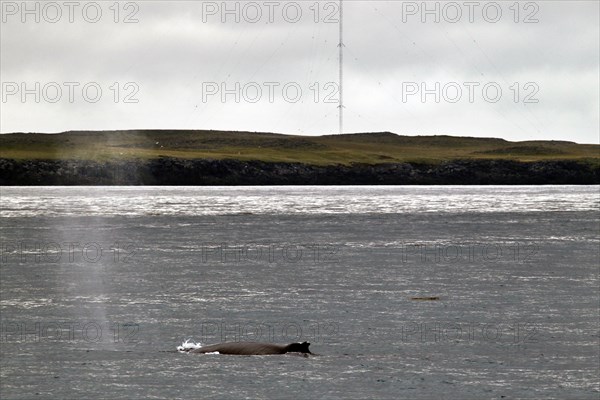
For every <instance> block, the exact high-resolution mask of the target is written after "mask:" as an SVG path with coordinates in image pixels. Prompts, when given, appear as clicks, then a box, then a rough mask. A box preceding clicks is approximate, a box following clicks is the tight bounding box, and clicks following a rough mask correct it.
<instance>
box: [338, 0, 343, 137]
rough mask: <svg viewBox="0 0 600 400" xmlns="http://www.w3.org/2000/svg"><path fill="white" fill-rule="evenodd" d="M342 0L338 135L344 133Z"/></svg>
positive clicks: (341, 3) (339, 45)
mask: <svg viewBox="0 0 600 400" xmlns="http://www.w3.org/2000/svg"><path fill="white" fill-rule="evenodd" d="M343 6H344V5H343V0H340V43H339V44H338V47H339V48H340V55H339V68H340V70H339V80H340V82H339V90H340V102H339V105H338V109H339V116H340V135H341V134H342V133H344V129H343V126H344V96H343V94H344V93H343V85H344V68H343V64H344V50H343V49H344V26H343V21H344V19H343V18H344V9H343Z"/></svg>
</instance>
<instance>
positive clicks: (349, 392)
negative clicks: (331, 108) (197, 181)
mask: <svg viewBox="0 0 600 400" xmlns="http://www.w3.org/2000/svg"><path fill="white" fill-rule="evenodd" d="M1 196H2V210H1V215H2V217H3V218H2V230H1V232H0V234H1V240H2V259H1V264H0V278H1V280H0V287H1V291H0V312H1V314H0V315H1V321H0V322H1V324H2V325H1V332H0V333H1V335H2V336H1V346H2V351H1V353H0V356H1V372H0V378H1V379H0V398H2V399H11V398H27V399H29V398H91V397H97V398H135V397H143V398H240V397H247V398H265V397H268V398H307V399H313V398H344V399H349V398H394V399H396V398H424V399H425V398H426V399H430V398H441V397H444V398H457V399H458V398H461V399H464V398H477V399H480V398H501V396H505V397H506V398H515V397H519V398H560V399H564V398H576V399H585V398H590V399H597V398H598V396H599V395H600V388H599V384H598V374H599V372H600V371H599V370H598V357H599V340H600V337H599V332H598V302H599V296H600V295H599V291H598V287H599V279H598V272H599V271H598V265H600V260H599V254H598V248H599V246H600V240H599V237H598V232H599V227H600V225H599V224H600V219H599V213H598V211H599V207H600V198H599V197H600V196H599V188H598V187H597V186H595V187H581V186H573V187H561V186H543V187H278V188H269V187H264V188H250V187H240V188H216V187H212V188H198V187H194V188H183V187H181V188H177V187H176V188H168V187H162V188H140V187H134V188H130V187H116V188H115V187H110V188H92V187H75V188H64V187H60V188H59V187H53V188H50V187H36V188H2V189H1ZM422 296H438V297H439V300H437V301H415V300H412V299H411V298H412V297H422ZM188 338H192V339H193V340H195V341H202V342H203V343H207V344H208V343H216V342H220V341H222V340H227V341H231V340H261V341H272V342H277V343H287V342H291V341H297V340H308V341H310V342H311V343H312V345H311V349H312V351H313V352H316V353H319V354H320V355H319V356H315V357H309V358H302V357H295V356H287V355H286V356H256V357H237V356H218V355H214V356H200V355H190V354H180V353H177V352H175V349H176V347H177V346H178V345H180V344H181V343H182V342H183V341H184V340H185V339H188Z"/></svg>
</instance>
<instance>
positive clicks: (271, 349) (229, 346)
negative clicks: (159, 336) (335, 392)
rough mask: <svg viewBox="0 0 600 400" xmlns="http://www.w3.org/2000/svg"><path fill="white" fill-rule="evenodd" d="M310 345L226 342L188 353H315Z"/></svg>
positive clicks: (246, 354) (251, 354)
mask: <svg viewBox="0 0 600 400" xmlns="http://www.w3.org/2000/svg"><path fill="white" fill-rule="evenodd" d="M308 346H310V343H308V342H302V343H290V344H285V345H283V344H273V343H259V342H226V343H218V344H213V345H210V346H203V347H200V348H197V349H189V350H186V351H187V352H188V353H201V354H206V353H219V354H232V355H240V356H253V355H255V356H263V355H272V354H286V353H302V354H313V353H311V352H310V350H309V349H308Z"/></svg>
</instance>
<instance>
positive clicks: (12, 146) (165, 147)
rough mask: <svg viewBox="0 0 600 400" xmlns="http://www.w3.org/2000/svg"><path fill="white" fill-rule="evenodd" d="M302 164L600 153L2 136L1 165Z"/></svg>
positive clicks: (527, 147)
mask: <svg viewBox="0 0 600 400" xmlns="http://www.w3.org/2000/svg"><path fill="white" fill-rule="evenodd" d="M161 156H163V157H165V156H166V157H174V158H181V159H217V160H218V159H236V160H242V161H249V160H259V161H267V162H269V161H271V162H301V163H305V164H313V165H332V164H345V165H348V164H351V163H367V164H382V163H397V162H413V163H414V162H416V163H427V164H437V163H440V162H443V161H450V160H455V159H486V160H489V159H504V160H514V161H525V162H528V161H542V160H577V161H584V162H586V163H592V164H594V165H598V164H600V145H591V144H577V143H573V142H566V141H523V142H509V141H506V140H503V139H494V138H475V137H455V136H400V135H396V134H393V133H390V132H379V133H358V134H347V135H326V136H294V135H282V134H275V133H258V132H226V131H202V130H127V131H70V132H64V133H59V134H40V133H12V134H3V135H0V157H1V158H5V159H16V160H26V159H30V160H35V159H38V160H39V159H44V160H59V159H68V160H89V161H110V160H128V159H141V160H144V159H146V160H149V159H156V158H159V157H161Z"/></svg>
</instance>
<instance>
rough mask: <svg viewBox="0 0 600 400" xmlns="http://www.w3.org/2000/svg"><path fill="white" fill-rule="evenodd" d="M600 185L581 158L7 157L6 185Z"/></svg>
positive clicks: (1, 180)
mask: <svg viewBox="0 0 600 400" xmlns="http://www.w3.org/2000/svg"><path fill="white" fill-rule="evenodd" d="M546 184H587V185H590V184H600V167H597V166H591V165H590V164H587V163H584V162H578V161H539V162H531V163H525V162H517V161H510V160H455V161H449V162H444V163H440V164H417V163H389V164H374V165H372V164H351V165H327V166H319V165H310V164H302V163H282V162H263V161H239V160H227V159H224V160H208V159H200V160H189V159H178V158H169V157H160V158H156V159H151V160H143V161H142V160H129V161H106V162H96V161H83V160H13V159H6V158H3V159H0V185H4V186H18V185H22V186H31V185H546Z"/></svg>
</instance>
